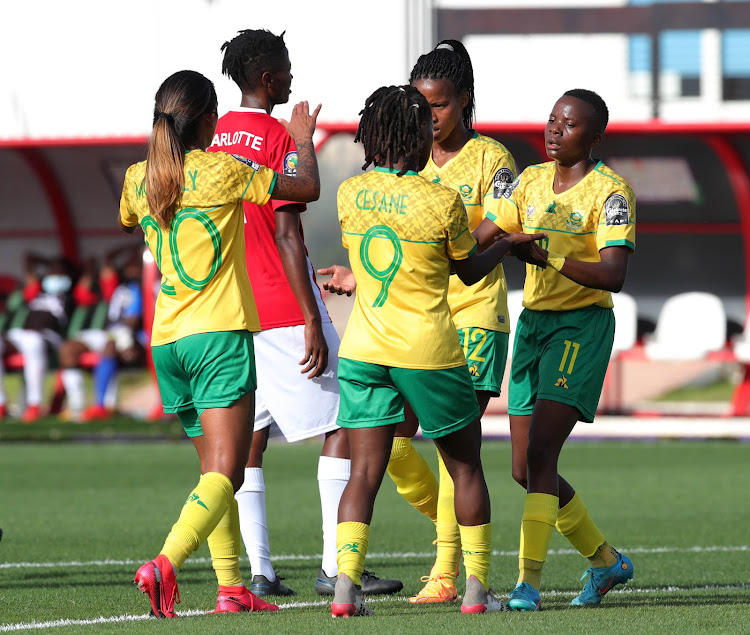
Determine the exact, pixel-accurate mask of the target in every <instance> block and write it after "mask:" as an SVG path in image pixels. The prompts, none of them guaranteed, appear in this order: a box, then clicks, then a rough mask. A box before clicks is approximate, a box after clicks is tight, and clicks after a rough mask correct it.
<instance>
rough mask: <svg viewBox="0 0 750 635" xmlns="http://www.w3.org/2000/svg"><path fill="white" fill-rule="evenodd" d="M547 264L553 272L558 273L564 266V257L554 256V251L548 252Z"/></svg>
mask: <svg viewBox="0 0 750 635" xmlns="http://www.w3.org/2000/svg"><path fill="white" fill-rule="evenodd" d="M547 262H548V263H549V266H550V267H552V268H553V269H554V270H555V271H560V269H562V268H563V265H564V264H565V256H561V255H560V254H556V253H555V252H554V251H548V252H547Z"/></svg>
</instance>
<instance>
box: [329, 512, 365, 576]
mask: <svg viewBox="0 0 750 635" xmlns="http://www.w3.org/2000/svg"><path fill="white" fill-rule="evenodd" d="M369 542H370V525H365V524H364V523H355V522H345V523H339V524H338V525H337V527H336V546H337V547H338V555H337V557H336V562H337V563H338V566H339V575H341V574H342V573H345V574H346V575H348V576H349V578H350V579H351V581H352V582H354V584H357V585H359V584H362V571H364V568H365V556H366V555H367V544H368V543H369Z"/></svg>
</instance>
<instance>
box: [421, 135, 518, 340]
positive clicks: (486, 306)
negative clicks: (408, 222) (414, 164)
mask: <svg viewBox="0 0 750 635" xmlns="http://www.w3.org/2000/svg"><path fill="white" fill-rule="evenodd" d="M420 174H421V175H422V176H423V177H425V178H426V179H429V180H430V181H433V182H434V183H440V185H444V186H446V187H449V188H450V189H452V190H454V191H456V192H458V193H459V194H460V195H461V200H462V201H463V203H464V205H465V207H466V213H467V215H468V217H469V229H470V230H471V231H474V229H476V227H477V225H479V223H481V222H482V219H483V218H484V216H485V212H486V211H493V210H494V209H495V208H496V207H497V204H498V203H499V201H500V199H502V196H503V193H504V192H505V189H506V188H507V187H509V186H510V185H511V183H513V180H514V179H515V178H516V163H515V161H514V160H513V156H512V155H511V154H510V152H508V150H507V149H506V148H505V146H503V145H502V144H501V143H498V142H497V141H495V140H494V139H490V138H489V137H485V136H483V135H480V134H478V133H476V132H475V133H474V136H473V137H472V138H471V139H470V140H469V141H468V143H467V144H466V145H465V146H464V147H463V148H461V151H460V152H459V153H458V154H457V155H456V156H454V157H453V158H452V159H451V160H450V161H448V162H447V163H446V164H445V165H443V166H442V167H438V166H437V165H435V162H434V161H433V160H432V157H430V160H429V162H428V163H427V165H426V166H425V169H424V170H422V171H421V172H420ZM448 305H449V306H450V308H451V315H452V317H453V322H454V323H455V324H456V328H468V327H478V328H483V329H488V330H492V331H502V332H503V333H509V332H510V320H509V319H508V289H507V286H506V284H505V272H504V271H503V266H502V265H498V266H497V267H495V269H494V270H493V271H492V272H490V273H489V274H488V275H487V276H486V277H485V278H482V280H480V281H479V282H477V283H476V284H473V285H471V286H470V287H467V286H466V285H465V284H464V283H463V282H461V279H460V278H459V277H458V276H451V279H450V285H449V287H448Z"/></svg>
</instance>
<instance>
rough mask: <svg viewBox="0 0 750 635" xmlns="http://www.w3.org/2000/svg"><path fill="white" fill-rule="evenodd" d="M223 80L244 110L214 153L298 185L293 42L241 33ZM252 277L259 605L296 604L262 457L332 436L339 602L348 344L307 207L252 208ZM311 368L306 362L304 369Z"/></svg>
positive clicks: (249, 530) (251, 507) (251, 505)
mask: <svg viewBox="0 0 750 635" xmlns="http://www.w3.org/2000/svg"><path fill="white" fill-rule="evenodd" d="M222 50H223V51H224V61H223V63H222V71H223V73H224V74H225V75H228V76H229V77H231V78H232V79H233V80H234V82H235V83H236V84H237V86H238V88H239V89H240V90H241V91H242V100H241V106H240V107H239V108H235V109H232V110H231V111H230V112H228V113H227V114H226V115H224V116H222V117H221V118H220V119H219V123H218V125H217V126H216V133H215V134H214V140H213V143H212V145H211V147H210V148H209V151H222V150H223V151H225V152H230V153H232V154H236V155H241V156H243V157H245V158H248V159H250V160H251V161H255V162H257V163H260V164H261V165H265V166H268V167H270V168H271V169H274V170H276V171H277V172H282V173H284V174H288V175H291V176H293V175H294V173H295V171H296V167H295V166H296V162H297V153H296V150H295V147H294V141H293V140H292V139H291V137H290V136H289V133H288V132H287V131H286V130H285V128H284V126H282V125H281V124H280V123H279V122H278V120H276V119H274V118H273V117H272V116H271V112H272V111H273V108H274V106H276V105H278V104H285V103H287V102H288V101H289V93H290V92H291V82H292V72H291V69H292V64H291V62H290V60H289V51H288V50H287V47H286V44H285V43H284V36H283V34H282V35H274V34H273V33H271V32H269V31H266V30H262V29H258V30H245V31H240V32H239V33H238V34H237V36H235V37H234V38H233V39H232V40H231V41H229V42H225V43H224V45H223V46H222ZM244 207H245V216H246V218H248V220H250V219H251V218H252V219H255V220H254V222H247V223H245V243H246V245H245V246H246V254H245V258H246V261H247V273H248V276H249V277H250V284H251V286H252V288H253V294H254V297H255V303H256V306H257V309H258V317H259V319H260V328H261V332H260V333H256V334H255V335H254V336H253V347H254V349H255V365H256V373H257V376H258V387H257V390H256V403H255V425H254V427H253V430H254V432H253V442H252V445H251V447H250V457H249V459H248V462H247V464H246V466H245V482H244V483H243V485H242V487H241V488H240V490H239V491H238V492H237V496H236V498H237V504H238V505H239V510H240V530H241V532H242V536H243V539H244V542H245V548H246V549H247V554H248V557H249V558H250V566H251V568H252V573H253V579H252V583H251V586H250V590H251V591H252V592H253V593H255V594H256V595H260V596H263V595H294V594H295V592H294V591H293V590H292V589H290V588H288V587H287V586H286V585H285V584H283V583H282V581H281V578H280V577H279V576H277V575H276V572H275V571H274V569H273V565H272V563H271V548H270V544H269V536H268V522H267V520H266V498H265V479H264V476H263V454H264V452H265V449H266V447H267V443H268V438H269V436H271V435H273V436H278V435H280V434H281V435H283V436H284V438H285V439H286V440H287V441H301V440H303V439H310V438H313V437H319V436H320V435H325V441H324V442H323V448H322V451H321V453H320V459H319V461H318V486H319V491H320V507H321V511H322V516H323V559H322V562H321V564H320V569H319V571H318V576H317V579H316V582H315V590H316V592H317V593H319V594H320V595H333V588H334V585H335V584H336V576H337V574H338V571H337V569H336V523H337V517H338V510H339V500H340V499H341V494H342V492H343V491H344V487H346V482H347V480H348V479H349V469H350V461H349V442H348V439H347V436H346V430H344V429H342V428H339V427H338V426H337V425H336V416H337V415H338V411H339V383H338V378H337V375H336V373H337V368H338V355H337V353H338V347H339V336H338V335H337V333H336V329H335V328H334V327H333V324H332V323H331V318H330V317H329V315H328V311H327V310H326V307H325V304H324V303H323V300H322V298H321V295H320V289H319V288H318V285H317V283H316V281H315V279H314V278H313V274H312V265H311V264H310V260H309V259H308V257H307V247H306V246H305V242H304V232H303V229H302V212H304V211H305V209H306V206H305V205H304V204H301V203H297V202H294V201H284V200H274V201H269V202H268V203H267V204H266V205H257V204H254V203H245V204H244ZM300 360H302V361H300ZM362 584H363V587H364V590H365V593H367V594H368V595H373V594H377V593H395V592H397V591H400V590H401V588H402V586H403V585H402V584H401V582H400V581H398V580H384V579H380V578H378V577H377V576H375V575H373V574H368V575H364V576H363V580H362Z"/></svg>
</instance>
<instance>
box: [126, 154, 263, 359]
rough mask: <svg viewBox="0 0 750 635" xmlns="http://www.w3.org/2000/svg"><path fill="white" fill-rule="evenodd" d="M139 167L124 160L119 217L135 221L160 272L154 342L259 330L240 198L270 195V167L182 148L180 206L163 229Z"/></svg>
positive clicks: (143, 167) (131, 223) (254, 199)
mask: <svg viewBox="0 0 750 635" xmlns="http://www.w3.org/2000/svg"><path fill="white" fill-rule="evenodd" d="M145 174H146V162H145V161H143V162H141V163H136V164H135V165H132V166H130V168H128V171H127V173H126V175H125V184H124V186H123V190H122V198H121V200H120V219H121V221H122V223H123V225H126V226H128V227H134V226H135V225H136V224H140V226H141V228H142V229H143V233H144V236H145V240H146V244H147V245H148V248H149V250H150V251H151V254H152V255H153V256H154V259H155V260H156V263H157V266H158V267H159V270H160V271H161V274H162V282H161V291H160V292H159V297H158V298H157V300H156V311H155V314H154V326H153V330H152V334H151V344H152V346H158V345H161V344H169V343H170V342H174V341H175V340H178V339H180V338H183V337H186V336H188V335H195V334H196V333H214V332H217V331H240V330H246V331H259V330H260V323H259V321H258V312H257V310H256V308H255V301H254V299H253V292H252V289H251V288H250V281H249V280H248V277H247V267H246V265H245V235H244V221H245V218H244V215H243V209H242V201H243V200H244V201H251V202H254V203H258V204H260V205H262V204H265V203H266V202H268V199H269V197H270V193H271V191H272V190H273V187H274V185H275V183H276V173H275V172H274V171H273V170H269V169H268V168H266V167H264V166H259V165H258V164H257V163H253V162H252V161H248V160H246V159H242V158H239V159H238V158H235V157H234V156H232V155H231V154H226V153H224V152H217V153H211V154H207V153H205V152H203V151H202V150H193V151H192V152H188V153H187V154H186V155H185V185H184V188H183V192H182V200H181V201H180V209H179V210H178V211H177V213H176V214H175V217H174V219H173V220H172V223H171V226H170V228H169V230H165V229H164V228H163V227H161V226H160V225H159V224H158V223H157V222H156V220H155V219H154V217H153V216H152V215H151V213H150V211H149V207H148V202H147V200H146V187H145V181H144V176H145Z"/></svg>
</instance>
